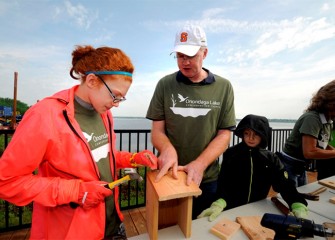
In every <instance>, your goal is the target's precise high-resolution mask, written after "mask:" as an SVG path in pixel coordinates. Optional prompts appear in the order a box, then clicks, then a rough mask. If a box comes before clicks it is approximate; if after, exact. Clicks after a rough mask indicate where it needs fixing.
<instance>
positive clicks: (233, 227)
mask: <svg viewBox="0 0 335 240" xmlns="http://www.w3.org/2000/svg"><path fill="white" fill-rule="evenodd" d="M240 227H241V225H240V224H238V223H237V222H233V221H230V220H229V219H226V218H224V219H222V220H221V221H219V222H218V223H217V224H215V225H214V226H213V227H212V228H211V229H210V232H211V233H213V234H214V235H215V236H217V237H219V238H220V239H224V240H228V239H230V238H231V236H233V235H234V234H235V233H236V232H237V230H239V229H240Z"/></svg>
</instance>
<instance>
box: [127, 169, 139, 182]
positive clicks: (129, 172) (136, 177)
mask: <svg viewBox="0 0 335 240" xmlns="http://www.w3.org/2000/svg"><path fill="white" fill-rule="evenodd" d="M124 172H125V174H126V175H129V177H130V179H131V180H137V181H138V182H141V181H143V178H142V176H141V175H140V174H138V173H137V171H136V168H125V169H124Z"/></svg>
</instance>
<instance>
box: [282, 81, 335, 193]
mask: <svg viewBox="0 0 335 240" xmlns="http://www.w3.org/2000/svg"><path fill="white" fill-rule="evenodd" d="M334 118H335V80H333V81H331V82H329V83H327V84H326V85H324V86H322V87H321V88H320V89H319V90H318V91H317V93H316V94H315V95H314V96H313V97H312V99H311V102H310V105H309V106H308V108H307V110H306V111H305V113H304V114H302V115H301V116H300V118H299V119H298V120H297V122H296V123H295V125H294V127H293V130H292V132H291V134H290V136H289V137H288V139H287V140H286V142H285V145H284V148H283V151H282V152H280V153H277V154H278V156H279V157H280V158H281V160H282V162H283V163H284V164H285V166H286V169H287V171H288V173H289V177H290V178H291V179H292V180H294V181H295V183H296V186H302V185H305V184H307V177H306V169H308V167H309V165H310V164H311V161H312V160H316V168H317V171H318V177H317V178H318V180H319V179H323V178H325V177H329V176H332V175H334V174H335V168H334V166H335V148H334V147H333V146H331V145H330V144H329V141H330V139H331V137H330V135H331V130H332V127H333V119H334Z"/></svg>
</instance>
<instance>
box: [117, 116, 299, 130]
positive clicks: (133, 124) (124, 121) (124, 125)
mask: <svg viewBox="0 0 335 240" xmlns="http://www.w3.org/2000/svg"><path fill="white" fill-rule="evenodd" d="M114 125H115V126H114V129H151V120H148V119H146V118H140V117H138V118H136V117H114ZM270 126H271V127H272V128H273V129H292V128H293V126H294V123H293V122H285V121H283V122H277V121H276V122H272V121H270Z"/></svg>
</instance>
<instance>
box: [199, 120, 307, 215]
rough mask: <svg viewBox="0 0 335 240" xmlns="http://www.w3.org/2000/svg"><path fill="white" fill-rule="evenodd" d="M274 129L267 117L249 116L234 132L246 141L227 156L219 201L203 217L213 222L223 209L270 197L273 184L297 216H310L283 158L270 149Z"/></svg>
mask: <svg viewBox="0 0 335 240" xmlns="http://www.w3.org/2000/svg"><path fill="white" fill-rule="evenodd" d="M270 131H271V128H270V126H269V122H268V119H267V118H265V117H263V116H256V115H247V116H246V117H244V118H243V119H242V120H241V121H240V123H239V124H238V126H237V128H236V130H235V131H234V134H235V135H236V136H238V137H240V138H242V142H241V143H239V144H237V145H235V146H233V147H230V148H229V149H227V151H226V152H225V153H224V155H223V160H222V165H221V170H220V175H219V178H218V188H217V195H216V196H217V198H216V199H217V200H216V201H215V202H213V203H212V205H211V207H210V208H208V209H205V210H204V211H203V212H202V213H201V214H200V215H199V216H198V218H200V217H205V216H209V220H210V221H213V220H214V219H215V218H216V217H217V216H218V215H219V214H220V213H221V211H223V209H231V208H234V207H238V206H241V205H244V204H247V203H251V202H255V201H258V200H261V199H264V198H266V197H267V195H268V193H269V190H270V188H271V186H272V188H273V190H274V191H276V192H279V193H280V194H281V195H282V197H283V199H284V200H285V201H286V203H287V204H288V206H290V209H291V211H292V212H293V213H294V214H295V216H297V217H303V218H306V217H307V213H308V210H307V207H306V206H307V202H306V200H305V199H304V198H303V196H301V195H300V194H299V193H298V191H297V189H296V187H295V185H294V183H293V182H292V181H291V180H289V179H288V174H287V172H286V170H285V167H284V165H283V164H282V163H281V161H280V159H279V158H278V157H277V155H275V154H274V153H273V152H271V151H269V150H267V149H266V147H267V145H268V138H269V133H270Z"/></svg>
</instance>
